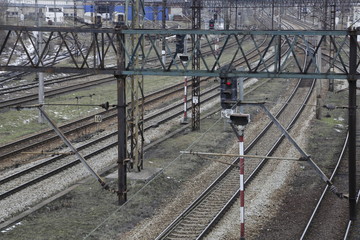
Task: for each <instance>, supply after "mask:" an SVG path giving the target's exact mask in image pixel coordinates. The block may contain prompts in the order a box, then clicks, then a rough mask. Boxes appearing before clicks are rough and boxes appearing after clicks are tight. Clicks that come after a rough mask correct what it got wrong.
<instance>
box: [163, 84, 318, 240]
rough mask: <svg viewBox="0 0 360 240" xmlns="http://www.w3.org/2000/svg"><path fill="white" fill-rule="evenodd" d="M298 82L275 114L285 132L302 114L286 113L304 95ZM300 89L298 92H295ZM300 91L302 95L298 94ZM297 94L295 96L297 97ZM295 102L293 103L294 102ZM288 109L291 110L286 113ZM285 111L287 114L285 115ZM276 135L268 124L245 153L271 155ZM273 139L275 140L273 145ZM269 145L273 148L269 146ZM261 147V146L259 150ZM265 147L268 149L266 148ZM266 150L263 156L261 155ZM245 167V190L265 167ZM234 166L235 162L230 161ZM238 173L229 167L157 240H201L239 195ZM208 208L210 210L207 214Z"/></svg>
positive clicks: (253, 163)
mask: <svg viewBox="0 0 360 240" xmlns="http://www.w3.org/2000/svg"><path fill="white" fill-rule="evenodd" d="M299 86H300V83H299V85H298V86H297V91H294V92H293V94H292V96H291V97H290V98H292V99H289V104H285V105H284V106H283V108H282V109H281V110H280V111H279V112H278V113H277V114H276V117H277V118H279V117H281V119H282V120H283V121H284V120H285V117H284V116H287V117H286V120H287V122H283V123H282V124H283V126H287V129H289V128H291V127H292V125H293V124H294V122H295V121H296V119H297V118H298V117H299V115H300V114H301V111H302V109H301V108H302V107H300V109H298V111H296V114H295V115H294V114H291V113H289V112H292V111H293V107H289V105H290V106H291V101H295V102H297V103H298V100H299V97H301V96H304V92H303V90H304V88H302V89H299ZM312 89H313V84H312V86H311V87H308V88H307V92H308V93H307V94H305V95H306V98H305V99H303V103H305V102H306V101H307V100H308V98H309V97H310V93H311V92H312ZM298 90H300V91H298ZM300 92H301V93H300ZM296 95H297V96H296ZM295 99H296V100H295ZM289 108H290V110H289ZM286 111H287V113H286ZM276 131H277V132H278V129H276V127H275V126H272V124H271V123H269V124H268V125H267V126H266V128H264V130H263V131H262V132H261V133H260V134H259V135H258V137H257V138H256V139H254V140H253V141H252V142H251V143H250V144H249V146H248V147H247V148H246V150H245V153H246V154H254V153H258V154H259V155H266V156H271V154H272V153H273V152H274V151H275V150H276V148H277V147H278V146H279V144H280V143H281V141H282V138H283V137H282V136H281V134H280V136H279V134H278V136H277V137H274V132H276ZM275 136H276V134H275ZM274 140H276V141H275V142H274ZM270 143H271V145H272V146H269V144H270ZM259 146H261V147H259ZM265 146H267V147H265ZM264 149H266V151H267V152H266V153H265V152H264ZM250 162H251V163H249V164H248V163H247V165H246V166H245V172H246V173H250V174H246V182H245V187H246V186H247V185H248V184H249V183H250V182H251V180H252V179H253V178H254V177H255V176H256V174H258V173H259V171H260V170H261V168H262V167H263V166H264V165H265V164H266V162H267V159H262V160H259V161H256V160H252V161H250ZM233 164H237V160H235V161H234V162H233ZM238 179H239V174H238V169H237V168H236V167H234V166H231V167H229V168H228V169H227V170H226V171H224V173H223V174H222V175H221V176H219V177H218V179H217V180H216V181H215V182H214V183H213V184H212V185H211V186H209V188H208V189H206V190H205V191H204V193H203V194H201V196H200V197H199V198H197V199H196V200H195V201H194V202H193V203H192V204H191V205H190V206H189V207H188V208H187V209H186V210H185V211H184V212H183V213H182V214H180V215H179V216H178V217H177V218H176V219H175V220H174V221H173V222H172V223H171V224H170V225H169V226H168V227H167V228H166V229H165V230H164V231H163V232H162V233H161V234H160V235H159V236H158V238H157V239H200V238H202V237H203V236H205V235H206V234H207V233H208V232H209V231H210V230H211V229H212V227H213V226H214V224H216V222H217V221H218V220H219V218H220V217H221V216H222V215H223V214H224V213H225V211H226V210H227V209H228V208H229V207H230V206H231V204H232V203H233V202H234V201H235V200H236V199H237V197H238V195H239V191H238V189H239V180H238ZM210 209H211V211H210Z"/></svg>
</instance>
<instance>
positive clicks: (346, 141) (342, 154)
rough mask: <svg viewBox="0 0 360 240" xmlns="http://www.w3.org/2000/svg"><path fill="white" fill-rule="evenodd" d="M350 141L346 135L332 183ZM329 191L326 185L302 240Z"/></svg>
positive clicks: (333, 172) (302, 237)
mask: <svg viewBox="0 0 360 240" xmlns="http://www.w3.org/2000/svg"><path fill="white" fill-rule="evenodd" d="M348 140H349V133H348V134H347V135H346V138H345V141H344V143H343V147H342V150H341V153H340V156H339V157H338V159H337V161H336V165H335V167H334V169H333V170H332V173H331V176H330V181H332V180H333V178H334V177H335V175H336V173H337V171H338V169H339V166H340V163H341V161H342V160H343V158H344V155H345V151H346V147H347V144H348ZM328 190H329V185H326V186H325V188H324V190H323V191H322V194H321V196H320V198H319V200H318V201H317V203H316V206H315V208H314V210H313V212H312V214H311V216H310V218H309V220H308V222H307V224H306V226H305V229H304V230H303V233H302V234H301V237H300V239H301V240H302V239H304V237H305V236H306V234H307V233H308V231H309V228H310V226H311V223H312V221H313V219H314V217H315V215H316V214H317V212H318V210H319V207H320V205H321V203H322V201H323V199H324V197H325V194H326V193H327V191H328Z"/></svg>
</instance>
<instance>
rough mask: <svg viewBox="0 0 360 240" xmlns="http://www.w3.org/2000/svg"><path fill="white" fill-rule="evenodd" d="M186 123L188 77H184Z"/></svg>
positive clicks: (185, 119) (185, 118) (185, 113)
mask: <svg viewBox="0 0 360 240" xmlns="http://www.w3.org/2000/svg"><path fill="white" fill-rule="evenodd" d="M183 121H184V122H186V121H187V76H185V77H184V119H183Z"/></svg>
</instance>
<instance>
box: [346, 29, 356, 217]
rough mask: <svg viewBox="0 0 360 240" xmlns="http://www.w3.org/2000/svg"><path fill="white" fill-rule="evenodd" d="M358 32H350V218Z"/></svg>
mask: <svg viewBox="0 0 360 240" xmlns="http://www.w3.org/2000/svg"><path fill="white" fill-rule="evenodd" d="M357 44H358V43H357V32H356V31H351V32H350V61H349V75H348V82H349V145H348V147H349V211H350V220H353V221H354V220H356V78H355V74H356V68H357Z"/></svg>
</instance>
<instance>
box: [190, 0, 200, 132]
mask: <svg viewBox="0 0 360 240" xmlns="http://www.w3.org/2000/svg"><path fill="white" fill-rule="evenodd" d="M192 29H194V30H195V29H201V0H193V5H192ZM200 38H201V36H200V35H193V36H192V38H191V39H192V47H193V51H194V53H195V54H194V57H193V59H192V69H193V70H199V69H200V56H199V51H198V50H199V48H200ZM191 110H192V118H191V123H192V130H199V129H200V77H197V76H196V77H192V107H191Z"/></svg>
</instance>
